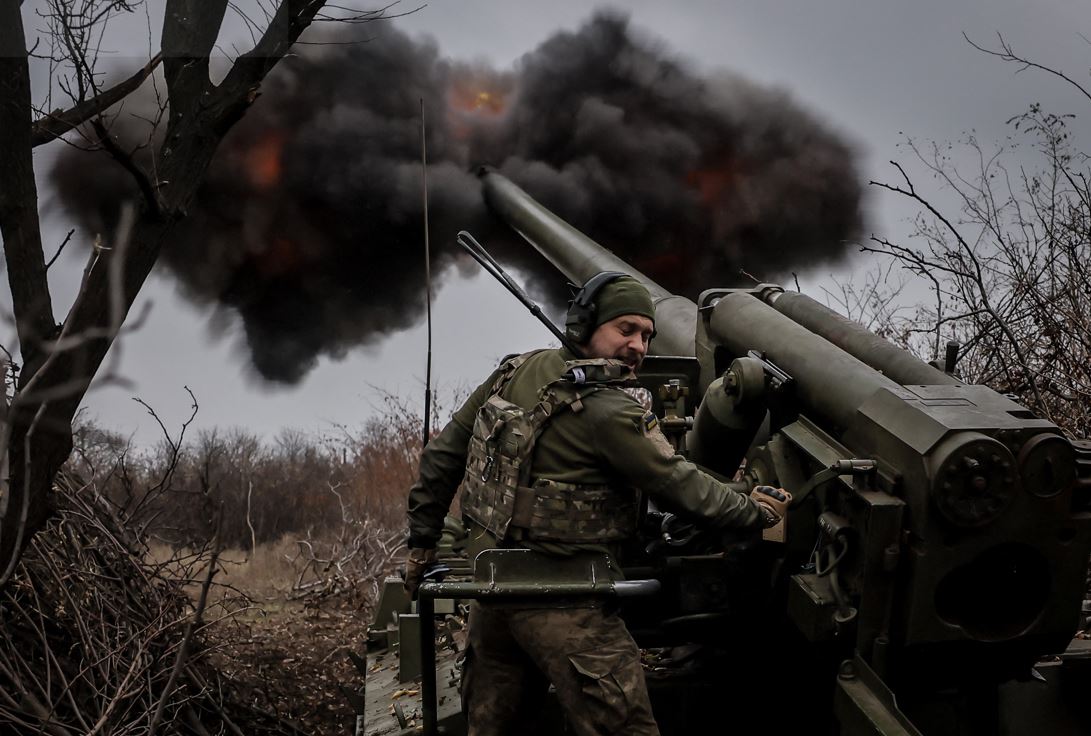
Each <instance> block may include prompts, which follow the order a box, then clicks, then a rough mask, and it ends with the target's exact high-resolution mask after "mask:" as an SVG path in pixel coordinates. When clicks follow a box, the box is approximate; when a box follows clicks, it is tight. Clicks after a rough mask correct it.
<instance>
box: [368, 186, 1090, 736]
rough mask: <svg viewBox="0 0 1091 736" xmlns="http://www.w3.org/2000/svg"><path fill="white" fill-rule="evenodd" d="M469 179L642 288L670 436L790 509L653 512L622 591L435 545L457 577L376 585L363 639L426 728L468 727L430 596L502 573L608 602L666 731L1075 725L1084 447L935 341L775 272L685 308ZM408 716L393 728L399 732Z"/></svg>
mask: <svg viewBox="0 0 1091 736" xmlns="http://www.w3.org/2000/svg"><path fill="white" fill-rule="evenodd" d="M481 180H482V187H483V192H484V196H485V198H486V200H487V202H488V203H489V206H490V208H491V209H492V210H493V211H494V212H495V213H496V214H497V215H498V216H499V217H500V218H501V219H502V220H504V221H505V222H506V223H507V224H508V225H510V226H511V227H512V228H513V229H514V230H516V231H517V232H518V233H519V234H521V235H522V236H523V237H524V238H525V239H526V240H527V241H529V242H530V243H531V244H532V245H533V246H534V247H535V248H537V249H538V250H539V251H540V252H541V253H542V255H544V256H545V257H546V258H547V259H548V260H549V261H550V262H551V263H553V265H554V266H556V267H557V269H558V270H559V271H560V272H561V273H562V274H563V275H564V276H565V277H567V278H568V279H569V280H571V281H573V282H576V283H582V282H584V281H585V280H586V279H588V278H589V277H590V276H591V275H593V274H595V273H597V272H599V271H604V270H611V271H623V272H626V273H629V274H630V275H632V276H633V277H634V278H637V279H638V280H640V281H641V282H642V283H644V285H645V286H646V287H647V288H648V289H649V291H650V292H651V294H652V296H653V299H654V300H655V303H656V328H657V334H656V337H655V339H654V340H653V342H652V345H651V349H650V351H649V357H648V358H647V360H646V361H645V364H644V366H643V368H642V370H641V381H642V383H644V385H645V386H646V387H647V388H648V389H649V390H651V392H652V395H653V400H654V411H655V412H656V414H657V415H658V416H659V417H660V418H661V420H660V421H661V425H662V426H663V427H664V428H665V430H666V431H667V433H668V436H669V438H670V439H671V440H672V442H673V443H674V444H675V446H676V447H677V449H678V451H679V452H682V453H684V454H686V455H687V456H688V457H689V458H690V459H691V460H693V461H694V462H697V463H698V464H700V465H702V466H704V467H706V468H707V469H709V470H710V471H712V472H715V473H719V474H721V475H722V476H725V477H733V476H737V477H738V478H739V479H740V480H741V481H743V483H744V485H745V486H751V485H758V484H764V485H774V486H781V487H784V488H786V489H788V490H789V491H791V492H792V494H793V496H794V502H793V505H792V508H791V509H790V511H789V514H788V518H787V519H786V520H785V522H784V523H783V524H782V525H780V526H778V527H775V528H773V529H771V530H766V532H765V533H764V535H763V536H762V538H757V537H756V536H755V537H750V538H738V537H731V536H724V535H722V534H720V533H716V534H714V533H712V532H708V531H702V530H700V529H697V528H694V527H692V526H690V525H689V524H688V523H686V521H685V520H684V519H681V518H679V517H677V516H675V515H673V514H672V513H671V510H670V509H655V508H651V509H650V510H649V512H648V514H647V518H646V523H645V532H646V536H645V537H644V538H643V539H642V540H641V541H640V544H636V545H633V547H632V548H631V549H629V550H626V552H625V553H624V555H623V559H622V564H623V566H624V568H625V571H626V575H627V577H628V578H630V579H631V580H632V581H633V582H632V585H630V586H629V587H625V586H610V587H608V588H606V587H604V586H602V585H601V584H599V583H596V581H595V578H594V571H590V573H591V574H590V577H588V575H587V572H588V571H582V572H581V571H578V570H577V571H572V574H571V575H569V576H568V577H564V576H563V573H562V572H560V571H558V570H556V569H554V570H538V571H534V570H527V569H519V570H516V572H517V573H518V574H517V575H515V577H514V578H513V579H518V580H524V581H525V580H527V579H528V577H527V576H528V575H529V576H530V578H529V579H531V580H537V583H538V584H537V585H534V584H531V585H526V584H515V583H511V582H510V581H509V579H508V578H506V577H505V574H508V573H510V572H511V570H510V568H511V567H513V566H514V567H518V565H519V564H520V563H519V561H518V560H514V559H508V560H502V559H499V558H490V559H489V560H483V559H482V558H480V557H479V558H478V560H477V565H476V570H473V568H472V561H456V562H455V563H453V567H454V568H455V569H454V570H453V572H455V573H456V579H455V580H454V581H453V582H450V581H449V582H444V583H431V584H426V585H425V586H424V587H423V588H422V591H423V592H422V602H421V607H420V610H419V611H418V614H419V618H414V617H413V615H412V614H409V605H408V602H407V601H404V600H402V601H399V602H398V603H397V604H392V603H391V601H392V600H393V597H396V595H397V590H396V589H395V583H394V582H393V581H392V583H391V585H388V587H387V592H388V594H389V596H391V597H389V598H387V600H385V601H384V606H382V607H380V618H379V621H380V623H381V624H382V625H381V626H380V627H379V628H378V629H376V630H375V631H376V634H375V635H374V636H373V639H372V644H373V652H372V654H371V655H369V656H371V657H373V658H374V657H378V656H382V651H383V649H382V646H381V645H383V644H389V643H391V642H392V640H393V639H395V638H397V636H398V634H399V632H400V634H401V636H402V641H401V652H400V654H401V657H400V660H399V663H400V664H399V669H400V670H401V674H402V676H403V677H405V678H406V679H407V680H408V679H410V678H411V677H412V676H415V675H418V674H419V673H420V672H421V670H422V667H423V673H424V677H423V696H424V704H423V706H422V711H423V715H424V719H425V727H426V731H427V730H440V729H441V728H442V729H444V730H443V731H442V732H445V733H457V732H458V730H459V728H460V727H461V728H464V726H460V721H459V717H458V713H457V710H458V708H457V695H456V692H455V691H454V689H453V688H454V685H455V684H456V681H457V669H456V667H455V666H454V659H455V657H454V654H453V652H448V653H447V654H446V655H445V657H446V659H445V658H444V657H441V658H440V661H441V666H440V668H439V669H440V674H439V677H438V679H437V674H436V665H435V662H436V659H435V655H434V649H433V646H434V643H435V636H434V628H433V627H434V624H435V621H436V615H435V606H436V605H438V604H439V603H442V604H443V605H446V606H447V609H446V610H448V611H453V610H454V608H453V605H452V603H451V602H450V599H453V598H473V597H481V596H482V595H487V594H488V593H487V591H488V590H490V589H491V590H492V591H493V593H498V592H499V593H500V594H503V590H504V589H507V590H508V591H509V592H511V591H512V590H515V588H519V589H518V590H515V593H516V594H519V595H527V594H528V593H533V594H534V595H542V596H549V595H551V594H557V593H558V592H563V593H565V594H572V593H573V591H577V589H579V590H583V591H584V592H588V591H590V592H591V593H593V594H600V595H609V596H616V597H617V598H618V602H619V605H620V606H621V610H622V615H623V616H624V617H625V618H626V620H627V623H628V624H629V627H630V630H631V631H632V632H633V634H634V638H636V640H637V642H638V644H640V645H641V646H642V647H645V648H646V649H645V652H646V660H645V664H646V669H647V671H648V682H649V690H650V692H651V694H652V699H653V707H654V708H655V711H656V717H657V720H658V721H659V723H660V728H661V730H662V732H663V733H664V735H665V736H666V735H670V734H699V733H700V734H705V733H717V732H727V731H730V730H732V729H733V727H736V726H742V727H743V728H745V726H743V724H745V723H749V722H752V721H760V722H761V724H762V726H761V727H762V728H763V729H764V730H766V731H768V732H772V733H796V732H800V731H802V730H803V729H806V730H808V731H809V732H812V733H831V734H834V733H838V734H846V735H851V736H859V735H863V734H883V735H885V736H895V735H898V736H908V735H914V734H924V736H948V735H953V734H975V735H980V736H999V735H1000V734H1018V733H1030V732H1040V733H1051V734H1069V733H1071V734H1077V733H1084V734H1085V733H1091V713H1089V712H1088V709H1087V708H1082V710H1081V707H1080V706H1081V705H1082V704H1081V703H1079V702H1078V700H1079V698H1080V697H1082V695H1081V692H1082V693H1086V692H1087V690H1086V685H1087V684H1088V682H1089V679H1088V673H1089V669H1088V668H1089V667H1091V650H1089V649H1087V648H1086V647H1082V646H1081V645H1082V644H1084V643H1085V642H1082V641H1079V640H1075V641H1074V640H1073V634H1074V632H1075V631H1076V630H1077V628H1078V626H1079V623H1080V620H1081V619H1080V613H1081V606H1082V605H1083V603H1084V597H1085V593H1086V591H1087V570H1088V564H1087V563H1088V555H1089V551H1091V444H1089V443H1087V442H1082V441H1072V440H1069V439H1068V438H1066V437H1065V436H1064V435H1063V434H1062V432H1061V431H1060V430H1059V428H1058V427H1056V426H1055V425H1054V424H1052V423H1051V422H1048V421H1046V420H1043V419H1040V418H1038V417H1036V416H1035V415H1034V414H1033V413H1032V412H1031V411H1029V410H1028V409H1027V408H1026V407H1024V406H1022V405H1020V404H1018V403H1016V402H1015V401H1013V400H1012V399H1011V398H1009V397H1007V396H1003V395H1001V394H999V393H997V392H995V391H993V390H991V389H989V388H987V387H985V386H978V385H969V384H966V383H964V382H962V381H961V380H959V379H958V378H957V376H956V375H955V373H954V367H955V366H954V361H955V357H956V353H957V346H956V347H955V348H954V349H949V350H948V355H947V357H946V361H945V364H944V365H943V366H941V367H937V366H935V365H931V364H928V363H924V362H923V361H920V360H919V359H917V358H916V357H915V356H913V355H911V354H910V353H908V352H906V351H903V350H901V349H899V348H897V347H895V346H893V345H892V344H890V343H889V342H887V341H885V340H883V339H882V338H879V337H877V336H876V335H874V334H872V333H870V332H869V331H867V330H866V329H865V328H863V327H862V326H860V325H858V324H856V323H854V322H851V321H849V320H847V319H845V318H844V317H841V316H840V315H838V314H836V313H835V312H833V311H832V310H830V309H828V308H826V307H825V306H823V305H822V304H820V303H818V302H816V301H814V300H813V299H810V298H809V297H806V296H804V295H802V294H799V293H792V292H787V291H785V290H783V289H782V288H781V287H779V286H776V285H772V284H761V285H758V286H755V287H752V288H743V289H731V288H724V289H709V290H706V291H704V292H702V293H701V294H700V296H699V297H698V300H697V302H696V303H694V302H692V301H690V300H689V299H686V298H684V297H681V296H677V295H674V294H671V293H669V292H667V291H666V290H665V289H663V288H662V287H660V286H659V285H658V284H656V283H654V282H653V281H652V280H651V279H649V278H647V277H646V276H644V275H643V274H641V273H639V272H638V271H636V270H635V269H633V268H632V267H631V266H629V265H628V264H627V263H625V262H624V261H623V260H621V259H619V258H617V257H616V256H614V255H613V254H612V253H610V252H609V251H607V250H605V249H604V248H602V247H601V246H599V245H598V244H596V243H594V242H593V241H591V240H590V239H588V238H587V237H586V236H584V235H583V234H582V233H580V232H578V231H577V230H575V229H574V228H572V227H571V226H569V225H568V224H567V223H565V222H563V221H562V220H560V219H559V218H557V217H556V216H555V215H553V214H552V213H551V212H549V211H548V210H547V209H545V208H544V207H542V206H541V205H540V204H538V203H537V202H535V201H534V200H533V199H531V198H530V197H529V196H528V195H527V194H526V193H525V192H523V191H522V190H521V189H519V188H518V187H517V186H516V185H515V184H513V183H512V182H510V181H508V180H507V179H505V178H504V177H502V176H500V175H499V174H497V173H495V172H492V171H489V170H483V171H482V173H481ZM740 466H741V467H740ZM456 546H457V543H456ZM497 552H504V551H494V552H493V553H492V554H497ZM485 554H489V553H485ZM510 557H511V556H510V555H509V558H510ZM486 567H488V568H489V569H490V570H491V571H492V572H491V578H486V577H485V574H484V569H485V568H486ZM497 570H499V571H500V572H499V577H497V574H498V573H497ZM457 573H462V576H463V577H462V578H461V579H458V578H457ZM581 574H582V575H583V576H584V577H585V578H587V579H585V580H583V581H582V582H581V579H580V575H581ZM535 575H537V576H538V577H537V578H535ZM558 575H561V576H562V577H563V579H562V577H557V576H558ZM520 585H522V587H521V588H520V587H519V586H520ZM580 585H583V586H584V587H583V588H579V586H580ZM596 585H598V586H599V587H598V588H597V589H596V588H595V586H596ZM490 586H491V587H490ZM505 586H506V588H505ZM513 586H514V587H513ZM566 586H567V587H566ZM572 586H576V587H575V588H573V587H572ZM588 586H590V587H588ZM483 591H486V592H485V593H483ZM399 608H400V609H401V611H402V613H403V614H404V615H402V616H400V618H399V617H398V616H397V615H396V609H399ZM394 620H398V621H399V622H400V625H399V626H398V627H395V626H393V625H392V624H391V623H390V622H392V621H394ZM406 622H409V623H406ZM384 627H385V628H384ZM417 627H419V628H417ZM414 632H423V633H417V634H416V635H414ZM448 638H450V637H449V635H448ZM386 656H392V655H386ZM366 669H368V670H372V673H371V674H369V678H370V679H369V682H368V686H367V688H368V689H367V695H368V702H369V707H371V706H372V705H374V707H373V708H371V712H372V713H373V714H378V712H379V711H381V710H385V709H386V708H388V707H389V700H388V696H389V694H390V693H389V692H387V691H388V690H390V688H391V687H395V686H396V685H395V684H392V683H394V680H395V679H396V678H393V677H391V676H388V677H387V681H386V683H385V684H380V683H379V682H378V678H377V677H375V676H374V674H375V672H374V671H381V670H384V669H385V671H387V672H388V673H389V671H390V670H391V669H392V668H391V667H389V666H387V667H385V668H384V667H383V666H382V665H381V664H372V665H371V666H369V667H367V668H366ZM437 681H438V682H439V684H440V687H441V689H442V688H443V687H444V686H446V687H447V692H445V693H442V694H440V695H439V696H437V694H436V691H435V685H436V683H437ZM384 688H385V689H384ZM1072 696H1075V699H1073V697H1072ZM437 697H438V698H439V701H438V710H437V707H436V705H435V704H436V703H437ZM384 698H387V699H386V700H384ZM445 709H446V710H445ZM401 712H402V713H403V714H404V712H405V709H404V708H403V709H401ZM407 721H408V719H407V718H405V717H401V718H400V722H399V724H398V727H399V728H405V729H406V730H405V733H410V732H419V731H412V730H411V724H409V723H408V722H407ZM384 729H385V730H384ZM558 729H560V726H558ZM364 732H366V733H368V734H372V733H374V734H378V733H394V732H397V728H395V727H393V726H382V725H376V724H375V723H373V722H369V723H368V724H367V725H366V726H365V728H364ZM561 732H562V731H561V730H558V733H561Z"/></svg>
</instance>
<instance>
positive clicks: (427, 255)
mask: <svg viewBox="0 0 1091 736" xmlns="http://www.w3.org/2000/svg"><path fill="white" fill-rule="evenodd" d="M424 132H425V131H424V98H423V97H421V98H420V176H421V196H422V197H423V198H424V288H425V292H426V293H425V303H426V305H427V307H426V308H427V312H426V314H427V323H428V358H427V361H426V363H425V370H424V436H423V438H422V441H421V447H423V446H424V445H427V444H428V439H429V435H431V433H432V426H431V425H432V251H431V247H430V246H429V244H428V150H427V148H426V147H425V142H424Z"/></svg>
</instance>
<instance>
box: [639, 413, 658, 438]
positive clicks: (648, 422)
mask: <svg viewBox="0 0 1091 736" xmlns="http://www.w3.org/2000/svg"><path fill="white" fill-rule="evenodd" d="M640 423H641V425H642V426H643V427H644V434H648V433H649V432H651V431H652V430H653V429H655V428H656V427H658V426H659V420H658V419H656V417H655V414H653V413H652V412H650V411H646V412H644V416H643V417H641V420H640Z"/></svg>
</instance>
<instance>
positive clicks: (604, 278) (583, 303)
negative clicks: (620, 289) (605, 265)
mask: <svg viewBox="0 0 1091 736" xmlns="http://www.w3.org/2000/svg"><path fill="white" fill-rule="evenodd" d="M628 275H629V274H627V273H622V272H621V271H602V272H600V273H596V274H595V275H594V276H592V277H591V278H589V279H588V280H587V283H586V284H584V285H583V288H581V289H580V290H579V291H578V292H576V296H575V297H573V299H572V304H571V305H569V307H568V317H567V318H566V319H565V323H564V328H565V329H564V335H565V337H567V338H568V339H569V340H571V341H572V342H574V343H576V344H577V345H583V344H585V343H587V341H588V340H590V339H591V334H592V333H593V332H594V331H595V313H596V312H597V311H598V307H597V306H596V305H595V296H597V295H598V293H599V292H600V291H602V287H604V286H606V285H607V284H609V283H611V282H613V281H617V280H618V279H620V278H621V277H622V276H628Z"/></svg>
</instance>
